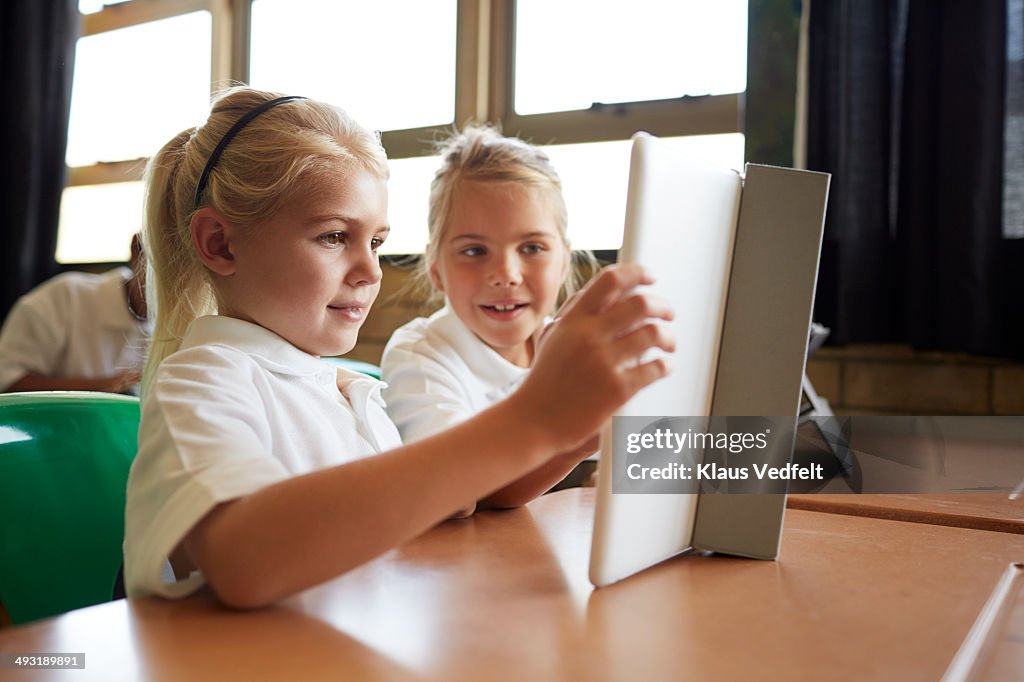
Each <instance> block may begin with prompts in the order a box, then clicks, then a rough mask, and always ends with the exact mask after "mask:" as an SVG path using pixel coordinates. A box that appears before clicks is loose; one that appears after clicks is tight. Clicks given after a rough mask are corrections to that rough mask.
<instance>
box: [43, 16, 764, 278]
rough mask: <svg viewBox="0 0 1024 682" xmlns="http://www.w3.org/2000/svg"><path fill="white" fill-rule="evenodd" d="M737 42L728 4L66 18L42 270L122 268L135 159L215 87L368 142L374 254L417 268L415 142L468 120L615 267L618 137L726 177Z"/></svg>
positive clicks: (132, 220)
mask: <svg viewBox="0 0 1024 682" xmlns="http://www.w3.org/2000/svg"><path fill="white" fill-rule="evenodd" d="M80 1H81V3H82V5H83V11H85V9H84V5H85V3H86V1H87V0H80ZM91 4H98V0H93V2H92V3H91ZM746 34H747V0H721V1H720V2H715V3H707V2H697V1H696V0H680V1H678V2H672V3H667V2H663V1H658V0H632V1H631V2H630V3H629V4H628V5H622V4H621V3H594V2H586V1H585V0H518V1H513V0H432V1H431V2H421V1H419V0H381V1H380V2H374V3H366V2H360V1H358V0H251V1H250V0H128V1H127V2H122V3H119V4H113V3H110V2H107V3H104V6H103V7H102V9H100V11H98V12H96V13H95V14H89V15H85V16H84V18H83V37H82V38H81V39H80V40H79V47H78V55H77V58H76V67H75V82H74V90H73V94H72V109H71V128H70V130H69V143H68V154H67V162H68V165H69V167H70V172H69V183H68V185H69V186H68V188H67V190H66V191H65V195H64V200H63V204H62V209H61V226H60V234H59V237H58V242H59V246H58V260H60V261H61V262H88V261H114V260H123V259H125V258H126V257H127V249H128V235H130V234H131V233H132V232H133V231H135V230H136V229H137V228H138V226H139V220H141V183H140V182H139V180H140V178H141V173H142V169H143V166H144V162H145V158H144V157H148V156H149V155H151V154H152V153H154V152H155V151H156V149H157V148H158V147H159V146H160V145H161V144H162V143H163V142H165V141H166V140H168V139H170V137H171V136H172V135H174V134H175V133H177V132H178V131H180V130H182V129H183V128H185V127H187V126H189V125H194V124H195V123H197V122H199V121H201V120H203V118H204V117H205V113H206V110H207V108H208V103H209V94H210V92H211V91H214V90H216V89H218V87H219V86H220V85H222V84H224V83H227V82H230V81H231V80H234V81H241V82H248V83H251V84H252V85H253V86H255V87H261V88H266V89H269V90H277V91H282V92H288V93H300V94H304V95H308V96H312V97H317V98H320V99H324V100H327V101H331V102H334V103H337V104H339V105H341V106H343V107H344V108H346V109H347V110H348V111H349V112H350V113H351V114H352V115H353V116H354V117H355V118H356V119H357V120H359V121H360V122H362V123H363V124H364V125H366V126H368V127H370V128H374V129H379V130H381V131H382V139H383V142H384V145H385V147H386V148H387V150H388V155H389V157H390V158H391V159H392V180H391V183H390V187H389V194H390V200H391V201H390V220H391V223H392V228H393V231H392V235H391V238H390V239H389V240H388V243H387V244H386V246H385V249H384V252H385V253H388V254H401V253H417V252H422V249H423V246H424V244H425V243H426V229H427V226H426V212H427V195H428V191H429V184H430V179H431V178H432V176H433V172H434V169H435V167H436V165H437V164H436V159H434V158H431V154H433V151H434V146H433V145H434V141H435V140H437V139H440V138H441V137H443V136H444V135H445V134H446V133H447V132H448V131H450V130H451V128H452V126H453V125H454V124H456V123H459V124H462V123H465V122H467V121H469V120H478V121H490V122H493V123H497V124H499V125H501V127H502V129H503V130H504V131H505V132H506V133H508V134H513V135H519V136H520V137H523V138H525V139H528V140H530V141H532V142H534V143H535V144H541V145H544V146H545V147H546V148H547V149H548V151H549V153H550V155H551V157H552V160H553V161H554V163H555V167H556V168H557V169H558V171H559V174H560V175H561V176H562V179H563V183H564V186H565V194H566V202H567V204H568V207H569V216H570V238H571V239H572V241H573V245H574V246H576V247H582V248H592V249H599V250H604V249H616V248H618V246H619V244H620V241H621V230H622V219H623V215H624V206H625V188H626V176H627V172H628V167H627V166H628V144H629V143H628V140H629V138H630V136H631V135H632V134H633V133H634V132H635V131H637V130H646V131H648V132H650V133H652V134H655V135H658V136H661V137H667V138H673V139H676V138H678V140H677V143H678V144H681V145H684V146H686V147H687V148H689V149H691V150H694V151H695V153H697V154H699V155H700V156H704V157H706V158H708V159H709V160H710V161H711V162H713V163H716V164H719V165H725V166H729V167H739V166H740V165H741V164H742V159H743V135H742V131H741V100H742V93H743V91H744V89H745V84H746ZM181 45H189V46H190V49H189V50H182V49H180V46H181ZM609 46H613V48H610V47H609ZM168 55H174V59H170V58H169V57H168Z"/></svg>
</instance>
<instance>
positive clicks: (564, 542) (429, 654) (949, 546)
mask: <svg viewBox="0 0 1024 682" xmlns="http://www.w3.org/2000/svg"><path fill="white" fill-rule="evenodd" d="M592 513H593V491H592V490H586V489H573V490H566V491H562V492H559V493H555V494H552V495H548V496H545V497H542V498H540V499H538V500H536V501H535V502H533V503H531V504H530V506H529V507H528V508H527V509H522V510H517V511H512V512H491V513H483V514H479V515H477V516H476V517H474V518H472V519H469V520H464V521H450V522H447V523H445V524H443V525H441V526H439V527H438V528H436V529H434V530H432V531H431V532H429V533H427V534H426V535H424V536H423V537H421V538H419V539H417V540H415V541H413V542H411V543H409V544H408V545H406V546H404V547H402V548H400V549H397V550H394V551H392V552H390V553H388V554H386V555H385V556H383V557H381V558H380V559H378V560H376V561H374V562H371V563H370V564H368V565H366V566H364V567H362V568H360V569H358V570H356V571H353V572H351V573H349V574H347V575H345V576H343V577H341V578H338V579H336V580H333V581H331V582H329V583H326V584H325V585H323V586H321V587H318V588H316V589H313V590H310V591H308V592H306V593H303V594H302V595H300V596H298V597H296V598H294V599H292V600H290V601H288V602H286V603H284V604H282V605H280V606H277V607H274V608H270V609H265V610H261V611H256V612H248V613H242V612H231V611H227V610H225V609H223V608H221V607H220V606H218V605H217V604H216V603H215V602H214V601H213V599H212V598H211V597H210V596H209V595H208V594H200V595H196V596H193V597H191V598H189V599H186V600H184V601H180V602H169V601H161V600H157V599H143V600H133V601H121V602H114V603H109V604H104V605H100V606H95V607H91V608H87V609H82V610H79V611H75V612H72V613H69V614H66V615H64V616H61V617H58V618H54V619H50V620H47V621H42V622H40V623H37V624H32V625H27V626H23V627H20V628H16V629H14V630H8V631H0V651H5V652H12V651H13V652H84V653H85V655H86V670H85V671H84V674H83V671H80V670H79V671H63V672H62V673H60V674H55V673H54V672H53V671H47V672H46V673H40V674H38V675H37V677H32V675H31V674H27V673H26V674H24V675H22V674H20V673H19V674H18V675H17V677H12V678H11V679H19V680H20V679H47V680H49V679H74V680H83V679H103V680H114V679H147V680H161V679H167V680H179V679H190V680H196V679H225V678H227V679H303V680H315V679H359V680H363V679H417V680H423V679H430V680H433V679H444V680H475V679H489V680H560V679H564V680H580V679H588V680H589V679H594V680H603V679H609V680H632V679H645V680H646V679H651V680H659V679H666V680H668V679H671V680H676V679H681V678H682V677H686V678H689V679H787V680H829V679H835V680H851V679H856V680H937V679H939V678H940V677H941V676H942V673H943V672H944V671H945V669H946V667H947V665H948V664H949V662H950V660H951V659H952V657H953V655H954V654H955V653H956V651H957V649H958V647H959V646H960V643H961V641H962V640H963V639H964V637H965V635H966V634H967V632H968V630H969V629H970V627H971V624H972V623H973V622H974V620H975V618H976V616H977V615H978V613H979V611H980V610H981V608H982V606H983V605H984V604H985V601H986V599H987V598H988V596H989V594H990V592H991V590H992V588H993V587H994V586H995V584H996V582H997V581H998V580H999V578H1000V576H1001V575H1002V574H1003V572H1004V571H1005V569H1006V567H1007V565H1008V564H1009V563H1010V562H1011V561H1015V560H1017V561H1019V560H1022V559H1024V536H1017V535H1011V534H1007V533H993V532H986V531H979V530H966V529H962V528H952V527H946V526H937V525H923V524H913V523H899V522H894V521H886V520H879V519H872V518H864V517H858V516H847V515H838V514H822V513H816V512H809V511H801V510H790V511H789V512H788V513H787V515H786V527H785V531H784V535H783V541H782V554H781V558H780V560H779V561H778V562H763V561H755V560H747V559H735V558H729V557H722V556H684V557H679V558H677V559H674V560H672V561H669V562H666V563H663V564H661V565H660V566H657V567H655V568H653V569H650V570H648V571H646V572H645V573H643V574H640V575H638V576H635V577H634V578H631V579H629V580H627V581H624V582H622V583H619V584H617V585H613V586H611V587H608V588H605V589H602V590H597V591H595V590H593V589H592V588H591V587H590V585H589V583H588V582H587V578H586V575H587V562H588V554H589V548H590V531H591V523H592ZM640 530H642V529H638V531H640ZM9 672H10V671H3V673H9ZM5 679H6V676H5Z"/></svg>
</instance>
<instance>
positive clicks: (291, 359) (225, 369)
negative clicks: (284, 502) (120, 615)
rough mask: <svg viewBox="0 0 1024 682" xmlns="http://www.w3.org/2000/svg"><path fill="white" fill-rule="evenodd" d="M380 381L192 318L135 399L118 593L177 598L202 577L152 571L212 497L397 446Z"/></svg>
mask: <svg viewBox="0 0 1024 682" xmlns="http://www.w3.org/2000/svg"><path fill="white" fill-rule="evenodd" d="M381 387H382V384H381V382H379V381H377V380H376V379H372V378H370V377H367V376H365V375H363V374H359V373H356V372H351V371H349V370H345V369H341V368H337V367H335V366H333V365H330V364H328V363H327V362H325V361H323V360H321V359H319V358H317V357H315V356H312V355H309V354H307V353H305V352H303V351H301V350H299V349H298V348H296V347H295V346H293V345H291V344H290V343H288V342H287V341H285V340H284V339H283V338H281V337H280V336H277V335H276V334H274V333H273V332H270V331H268V330H266V329H264V328H262V327H260V326H258V325H255V324H251V323H249V322H243V321H241V320H236V319H233V318H229V317H220V316H208V317H202V318H199V319H198V320H196V321H195V322H193V323H192V325H191V327H190V328H189V330H188V333H187V334H186V335H185V338H184V340H183V341H182V344H181V349H180V350H179V351H177V352H176V353H174V354H172V355H170V356H168V357H167V359H165V360H164V361H163V362H162V363H161V364H160V368H159V370H158V371H157V375H156V377H155V379H154V381H153V383H152V385H151V386H150V388H149V393H148V395H147V396H146V399H145V402H144V403H143V407H142V423H141V426H140V428H139V454H138V456H137V457H136V459H135V462H134V464H133V465H132V469H131V473H130V475H129V477H128V495H127V511H126V519H125V586H126V589H127V592H128V595H129V596H138V595H142V594H159V595H163V596H167V597H180V596H184V595H186V594H189V593H190V592H192V591H194V590H195V589H196V588H198V587H199V586H200V585H201V584H202V583H203V582H204V579H203V577H202V574H201V573H199V572H195V573H193V574H192V575H191V576H190V577H189V578H187V579H184V580H181V581H178V582H176V583H163V582H162V581H161V571H162V569H163V567H164V566H165V564H166V561H167V559H168V557H169V556H170V554H171V553H172V552H173V550H174V549H175V548H176V547H177V546H178V544H179V543H180V542H181V541H182V540H183V539H184V537H185V535H186V534H187V533H188V532H189V530H191V529H192V527H193V526H195V524H196V523H197V522H198V521H199V520H200V519H202V518H203V516H205V515H206V514H207V512H209V511H210V510H211V509H213V507H214V506H216V505H217V504H219V503H221V502H225V501H228V500H232V499H236V498H239V497H242V496H244V495H248V494H250V493H253V492H256V491H257V490H260V489H261V488H265V487H266V486H269V485H271V484H273V483H277V482H279V481H282V480H285V479H288V478H292V477H295V476H299V475H302V474H305V473H308V472H310V471H314V470H316V469H322V468H325V467H329V466H333V465H337V464H342V463H345V462H351V461H354V460H357V459H361V458H363V457H367V456H369V455H372V454H375V453H378V452H381V451H384V450H389V449H392V448H395V447H398V446H400V445H401V439H400V437H399V435H398V431H397V429H395V426H394V424H393V423H392V422H391V420H390V419H389V418H388V416H387V413H386V412H385V409H384V402H383V399H382V398H381ZM254 570H259V569H258V567H254Z"/></svg>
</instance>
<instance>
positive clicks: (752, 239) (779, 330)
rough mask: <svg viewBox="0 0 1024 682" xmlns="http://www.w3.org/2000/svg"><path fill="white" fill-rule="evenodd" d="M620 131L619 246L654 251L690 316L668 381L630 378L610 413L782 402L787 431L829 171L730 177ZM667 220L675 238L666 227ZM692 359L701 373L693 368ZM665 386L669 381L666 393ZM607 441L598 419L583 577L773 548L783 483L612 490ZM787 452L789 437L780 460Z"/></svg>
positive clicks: (600, 580) (646, 253)
mask: <svg viewBox="0 0 1024 682" xmlns="http://www.w3.org/2000/svg"><path fill="white" fill-rule="evenodd" d="M633 145H634V147H633V157H632V162H631V170H630V187H629V198H628V200H627V217H626V225H627V228H626V234H625V235H624V239H623V249H622V251H621V252H620V260H640V261H641V262H645V264H647V263H646V261H645V257H646V258H649V259H651V260H652V261H654V262H653V265H654V267H655V269H657V268H661V270H662V272H660V273H659V272H655V273H654V274H655V276H656V277H658V278H659V279H662V278H664V279H666V280H667V282H668V284H667V286H669V287H672V288H671V289H670V290H667V291H662V292H657V293H661V294H662V295H668V296H669V298H670V299H672V300H673V303H674V304H675V305H676V308H677V310H676V313H677V320H678V319H679V318H680V317H683V318H684V319H685V318H687V316H693V318H694V319H696V320H697V324H694V325H693V327H696V328H697V329H696V330H695V329H690V328H686V327H682V328H676V329H674V331H675V334H676V337H677V342H679V343H680V346H682V344H684V343H685V344H687V346H686V348H687V350H686V354H685V355H683V356H680V354H679V351H677V354H676V355H677V357H676V358H673V365H674V368H675V369H676V370H678V369H679V367H678V365H680V362H679V361H680V360H681V361H682V365H683V372H684V373H683V375H682V376H679V375H677V376H676V377H675V380H676V381H679V380H680V379H682V383H677V384H675V385H673V384H672V383H671V382H669V383H668V384H664V385H662V386H660V387H659V386H658V383H656V384H654V385H652V386H651V387H648V388H647V389H644V391H641V392H640V393H639V394H638V395H637V397H636V398H634V400H633V401H630V403H628V404H627V405H626V407H625V408H624V409H623V410H622V411H620V415H624V416H638V415H647V416H655V415H661V416H700V415H704V414H707V415H710V416H715V417H717V416H772V417H778V416H779V415H792V417H793V426H794V428H793V430H792V431H793V432H795V426H796V420H797V415H798V412H799V402H800V395H801V385H802V380H803V376H804V365H805V360H806V348H807V338H808V330H809V328H810V325H811V314H812V308H813V302H814V289H815V284H816V278H817V270H818V257H819V253H820V249H821V237H822V230H823V226H824V217H825V207H826V200H827V196H828V185H829V179H830V176H829V175H828V174H824V173H815V172H808V171H798V170H792V169H786V168H777V167H772V166H762V165H757V164H747V166H746V170H745V173H744V175H743V176H742V178H741V177H739V176H738V175H736V174H735V173H734V172H731V171H724V170H723V169H718V168H713V167H709V166H707V165H705V164H701V163H699V162H693V161H692V160H689V159H683V158H680V152H679V151H678V150H676V149H675V148H669V146H668V143H665V142H663V141H661V140H657V139H656V138H653V137H651V136H650V135H647V134H645V133H638V134H637V135H635V136H634V139H633ZM729 173H731V176H730V175H729ZM730 178H731V179H730ZM652 206H653V207H655V210H651V207H652ZM672 229H675V230H676V233H677V237H678V238H677V239H676V240H672V241H666V240H667V239H668V238H667V237H666V236H665V235H666V234H670V232H671V230H672ZM694 230H696V231H697V232H694ZM636 233H639V234H641V235H643V234H644V233H653V236H652V234H646V235H645V236H643V237H641V238H640V239H638V236H637V234H636ZM709 233H710V234H709ZM651 238H653V239H655V241H656V242H657V241H658V240H662V241H664V242H665V243H662V245H661V247H662V249H677V253H679V254H680V255H681V258H680V261H681V262H680V264H679V265H678V267H675V268H673V267H672V266H671V265H666V263H670V262H671V260H666V258H665V257H664V255H663V254H659V253H657V251H656V250H655V249H654V248H653V247H652V245H650V244H647V245H645V244H644V242H643V240H644V239H647V240H650V239H651ZM673 242H674V243H673ZM679 249H688V251H678V250H679ZM687 258H691V259H692V260H691V261H689V262H687V261H686V259H687ZM716 263H717V264H720V265H721V266H722V267H717V266H716ZM709 264H710V265H709ZM687 268H696V275H695V276H696V277H698V278H700V279H701V283H700V284H694V282H692V281H690V282H688V283H685V284H683V283H681V282H680V280H679V279H678V278H679V277H681V276H682V275H680V271H683V270H686V269H687ZM684 287H685V289H684ZM702 297H703V298H702ZM694 306H697V308H698V309H697V310H693V307H694ZM680 308H682V309H680ZM701 323H703V325H702V324H701ZM694 335H696V337H697V338H694ZM709 344H710V345H709ZM700 363H705V364H707V367H706V369H707V370H708V371H709V372H710V373H711V374H710V377H711V378H710V379H708V378H707V376H706V375H704V374H702V373H701V372H700V371H699V369H697V368H696V365H699V364H700ZM674 373H675V372H674ZM702 381H703V382H704V383H703V384H701V383H700V382H702ZM691 382H697V385H693V384H692V383H691ZM659 383H661V382H659ZM666 390H669V391H674V392H675V393H671V394H668V397H666V394H665V391H666ZM659 391H660V392H661V396H660V399H659V396H658V392H659ZM682 393H685V394H686V396H685V397H680V394H682ZM610 443H611V432H610V426H609V427H608V428H606V430H605V432H604V433H603V434H602V449H601V461H600V462H599V465H598V466H599V472H600V473H599V478H598V490H597V504H596V509H595V519H594V536H593V545H592V548H591V564H590V579H591V582H592V583H593V584H594V585H597V586H602V585H607V584H609V583H612V582H615V581H617V580H621V579H622V578H625V577H627V576H629V575H632V574H633V573H636V572H638V571H640V570H643V569H644V568H646V567H648V566H651V565H653V564H655V563H658V562H660V561H662V560H664V559H666V558H668V557H670V556H673V555H675V554H678V553H679V552H681V551H684V550H687V549H690V548H694V549H702V550H710V551H715V552H722V553H727V554H734V555H738V556H745V557H752V558H759V559H774V558H776V557H777V556H778V551H779V542H780V538H781V531H782V520H783V512H784V510H785V495H780V494H694V495H683V494H679V495H669V494H628V495H613V494H612V477H613V470H612V452H611V448H610V445H609V444H610ZM781 445H782V447H783V448H784V449H786V448H787V444H786V443H782V444H781ZM791 452H792V442H789V443H788V449H786V452H785V457H786V461H788V458H789V456H790V455H791Z"/></svg>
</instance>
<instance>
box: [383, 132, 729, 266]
mask: <svg viewBox="0 0 1024 682" xmlns="http://www.w3.org/2000/svg"><path fill="white" fill-rule="evenodd" d="M665 139H666V140H667V141H669V142H671V143H672V144H674V145H676V146H678V147H679V148H680V149H682V150H684V151H686V153H687V154H690V155H692V156H693V157H694V158H698V159H702V160H704V161H706V162H708V163H712V164H714V165H716V166H720V167H722V168H734V169H737V170H740V169H742V168H743V135H741V134H735V133H734V134H729V135H691V136H687V137H674V138H665ZM631 144H632V143H631V142H630V141H629V140H620V141H615V142H591V143H586V144H569V145H552V146H548V147H544V151H545V152H547V153H548V155H549V156H550V157H551V161H552V163H553V164H554V166H555V169H556V170H557V171H558V174H559V176H560V177H561V178H562V191H563V194H564V196H565V203H566V206H567V207H568V210H569V240H570V241H571V242H572V245H573V247H574V248H580V249H594V250H604V249H608V250H611V249H618V248H619V247H620V246H622V226H623V221H624V220H625V216H626V188H627V184H628V182H629V151H630V145H631ZM390 165H391V181H390V182H389V183H388V214H389V219H390V222H391V235H390V236H389V237H388V241H387V242H386V243H385V244H384V247H383V248H382V249H381V253H384V254H407V253H423V248H424V246H425V245H426V243H427V202H428V200H429V195H430V181H431V180H432V179H433V177H434V171H436V170H437V168H438V166H439V165H440V159H439V158H438V157H437V156H425V157H420V158H412V159H397V160H392V161H391V162H390Z"/></svg>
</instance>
